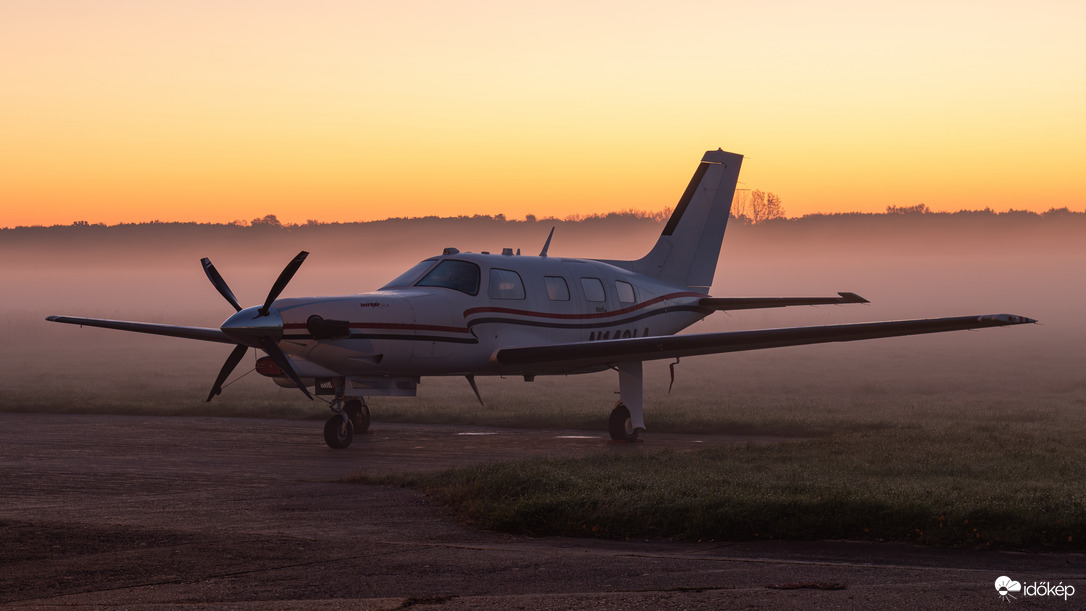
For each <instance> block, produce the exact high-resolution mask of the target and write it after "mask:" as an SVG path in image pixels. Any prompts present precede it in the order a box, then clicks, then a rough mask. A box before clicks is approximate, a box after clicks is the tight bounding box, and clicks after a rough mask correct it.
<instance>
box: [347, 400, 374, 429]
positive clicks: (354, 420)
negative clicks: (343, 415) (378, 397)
mask: <svg viewBox="0 0 1086 611" xmlns="http://www.w3.org/2000/svg"><path fill="white" fill-rule="evenodd" d="M343 411H345V412H347V415H348V416H350V418H351V425H353V426H354V433H355V434H356V435H364V434H366V433H368V432H369V430H370V408H369V406H368V405H364V404H363V403H362V402H361V401H359V400H358V399H350V400H348V401H347V403H345V404H344V405H343Z"/></svg>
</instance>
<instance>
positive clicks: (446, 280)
mask: <svg viewBox="0 0 1086 611" xmlns="http://www.w3.org/2000/svg"><path fill="white" fill-rule="evenodd" d="M479 276H480V274H479V266H478V265H476V264H474V263H469V262H467V261H457V260H456V259H445V260H444V261H442V262H441V263H438V264H437V267H435V268H434V269H432V270H430V273H428V274H426V275H425V276H423V277H422V280H419V281H418V282H417V283H415V286H438V287H442V288H446V289H453V290H456V291H460V292H461V293H467V294H468V295H478V294H479Z"/></svg>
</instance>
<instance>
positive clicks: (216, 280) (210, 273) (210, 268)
mask: <svg viewBox="0 0 1086 611" xmlns="http://www.w3.org/2000/svg"><path fill="white" fill-rule="evenodd" d="M200 263H201V264H202V265H203V266H204V273H205V274H207V279H208V280H210V281H211V284H213V285H215V290H217V291H219V294H220V295H222V296H223V297H225V298H226V300H227V301H229V302H230V305H232V306H234V309H235V310H237V311H238V312H240V311H241V304H239V303H238V300H237V298H236V297H234V293H232V292H231V291H230V287H229V286H227V285H226V281H225V280H223V279H222V276H221V275H219V270H217V269H215V266H214V265H212V264H211V259H208V258H207V257H204V258H203V259H200Z"/></svg>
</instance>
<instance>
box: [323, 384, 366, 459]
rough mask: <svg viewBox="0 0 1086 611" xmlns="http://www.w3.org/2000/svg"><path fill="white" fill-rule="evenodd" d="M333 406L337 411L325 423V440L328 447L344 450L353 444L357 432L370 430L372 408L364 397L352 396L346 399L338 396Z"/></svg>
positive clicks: (360, 433) (358, 433)
mask: <svg viewBox="0 0 1086 611" xmlns="http://www.w3.org/2000/svg"><path fill="white" fill-rule="evenodd" d="M331 408H332V411H333V412H335V413H333V414H332V417H331V418H329V419H328V421H327V422H325V423H324V442H325V443H327V444H328V447H330V448H332V449H334V450H342V449H344V448H346V447H348V446H350V445H351V441H353V440H354V436H355V435H356V434H357V435H364V434H366V433H367V432H369V430H370V408H369V406H368V405H366V400H365V399H363V398H362V397H351V398H350V399H347V400H346V401H344V400H343V398H342V397H337V398H336V399H335V400H334V401H332V404H331Z"/></svg>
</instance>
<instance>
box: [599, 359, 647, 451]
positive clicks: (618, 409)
mask: <svg viewBox="0 0 1086 611" xmlns="http://www.w3.org/2000/svg"><path fill="white" fill-rule="evenodd" d="M616 369H617V370H618V390H619V396H620V397H621V400H620V401H619V402H618V403H615V408H614V409H612V410H611V418H610V420H609V421H608V423H607V431H608V432H609V433H610V434H611V440H612V441H618V442H627V443H628V442H633V441H637V436H638V435H639V434H640V433H641V431H643V430H645V419H644V415H643V411H642V401H641V396H642V384H641V380H642V374H641V363H640V362H633V363H621V364H619V366H618V367H616Z"/></svg>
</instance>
